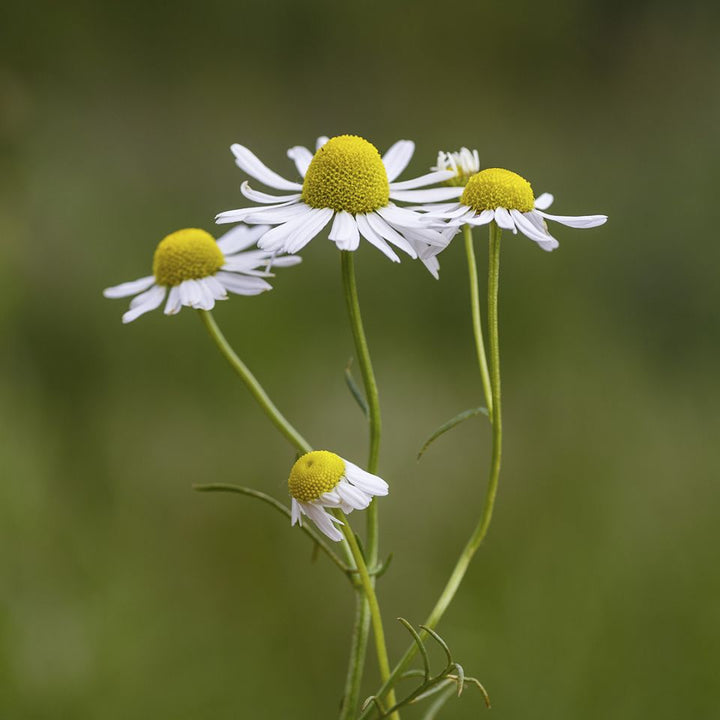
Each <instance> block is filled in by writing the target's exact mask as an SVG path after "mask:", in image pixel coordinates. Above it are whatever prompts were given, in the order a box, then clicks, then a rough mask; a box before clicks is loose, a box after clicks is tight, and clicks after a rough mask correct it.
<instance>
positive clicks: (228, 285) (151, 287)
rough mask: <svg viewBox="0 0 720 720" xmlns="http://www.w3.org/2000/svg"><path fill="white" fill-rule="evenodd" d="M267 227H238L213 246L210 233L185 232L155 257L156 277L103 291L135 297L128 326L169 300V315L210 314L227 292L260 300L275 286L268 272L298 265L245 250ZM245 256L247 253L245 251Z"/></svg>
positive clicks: (171, 237)
mask: <svg viewBox="0 0 720 720" xmlns="http://www.w3.org/2000/svg"><path fill="white" fill-rule="evenodd" d="M266 230H267V227H255V228H249V227H246V226H244V225H240V226H238V227H236V228H233V229H232V230H230V232H227V233H225V235H223V236H222V237H221V238H219V239H218V240H217V242H216V241H215V238H213V236H212V235H210V233H208V232H206V231H205V230H200V229H198V228H185V229H184V230H178V231H176V232H174V233H171V234H170V235H168V236H167V237H166V238H164V239H163V240H161V241H160V243H159V244H158V246H157V248H156V250H155V256H154V258H153V274H152V275H148V276H147V277H143V278H140V279H139V280H133V281H131V282H126V283H123V284H122V285H116V286H115V287H109V288H106V289H105V290H103V295H104V296H105V297H108V298H121V297H129V296H130V295H135V297H134V298H133V299H132V300H131V301H130V309H129V310H128V311H127V312H126V313H125V314H124V315H123V317H122V321H123V322H124V323H129V322H132V321H133V320H135V319H136V318H138V317H140V315H143V314H144V313H146V312H149V311H150V310H155V308H158V307H160V305H161V304H162V303H163V301H164V300H165V296H166V295H167V302H166V303H165V314H166V315H174V314H175V313H178V312H180V309H181V308H182V306H183V305H185V306H186V307H192V308H196V309H199V310H211V309H212V308H213V307H214V306H215V301H216V300H226V299H227V294H228V292H231V293H235V294H237V295H258V294H259V293H261V292H265V290H271V289H272V286H271V285H270V283H268V282H267V280H265V279H264V278H266V277H272V273H271V272H270V267H271V266H273V267H287V266H289V265H296V264H297V263H299V262H300V261H301V260H302V258H299V257H297V256H295V255H288V256H285V257H275V254H274V253H272V252H268V251H267V250H257V249H256V250H247V249H248V248H249V247H251V246H253V245H255V244H256V242H257V239H258V238H259V237H260V236H261V235H262V234H263V233H264V232H265V231H266ZM243 251H247V252H243Z"/></svg>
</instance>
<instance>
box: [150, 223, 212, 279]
mask: <svg viewBox="0 0 720 720" xmlns="http://www.w3.org/2000/svg"><path fill="white" fill-rule="evenodd" d="M224 264H225V256H224V255H223V254H222V252H221V251H220V248H219V247H218V246H217V243H216V242H215V238H213V236H212V235H210V233H207V232H205V231H204V230H199V229H198V228H186V229H185V230H178V231H177V232H174V233H170V235H168V236H167V237H166V238H164V239H163V240H161V241H160V244H159V245H158V246H157V249H156V250H155V257H154V258H153V275H154V276H155V279H156V280H157V283H158V285H167V286H173V285H179V284H180V283H181V282H183V281H184V280H197V279H198V278H204V277H208V276H209V275H214V274H215V273H216V272H217V271H218V270H219V269H220V268H221V267H222V266H223V265H224Z"/></svg>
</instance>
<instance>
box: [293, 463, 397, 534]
mask: <svg viewBox="0 0 720 720" xmlns="http://www.w3.org/2000/svg"><path fill="white" fill-rule="evenodd" d="M288 490H289V492H290V496H291V497H292V512H291V523H292V524H293V525H295V524H296V523H299V524H300V525H302V518H303V515H306V516H307V517H309V518H310V519H311V520H312V521H313V522H314V523H315V525H317V527H318V529H319V530H320V531H321V532H322V533H323V534H325V535H327V536H328V537H329V538H330V539H331V540H334V541H336V542H337V541H339V540H342V537H343V536H342V533H341V532H340V530H338V528H337V526H338V525H342V521H341V520H339V519H338V518H336V517H335V516H334V515H332V514H331V513H329V512H328V511H327V509H328V508H329V509H333V508H338V509H340V510H342V511H343V512H344V513H346V514H347V513H351V512H352V511H353V510H364V509H365V508H366V507H367V506H368V505H369V504H370V503H371V502H372V499H373V497H375V496H377V495H387V494H388V484H387V483H386V482H385V481H384V480H383V479H382V478H380V477H378V476H377V475H373V474H371V473H369V472H366V471H365V470H363V469H362V468H360V467H358V466H357V465H355V464H354V463H351V462H350V461H349V460H344V459H343V458H341V457H340V456H339V455H336V454H335V453H332V452H329V451H327V450H313V451H312V452H309V453H306V454H305V455H303V456H302V457H300V458H299V459H298V460H297V461H296V462H295V464H294V465H293V467H292V470H291V471H290V477H289V479H288Z"/></svg>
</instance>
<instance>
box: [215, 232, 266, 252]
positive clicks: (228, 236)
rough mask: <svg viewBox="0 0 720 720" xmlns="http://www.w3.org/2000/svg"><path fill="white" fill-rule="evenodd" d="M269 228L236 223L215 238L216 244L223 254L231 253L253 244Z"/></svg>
mask: <svg viewBox="0 0 720 720" xmlns="http://www.w3.org/2000/svg"><path fill="white" fill-rule="evenodd" d="M269 229H270V228H269V227H262V226H257V227H253V228H250V227H248V226H247V225H238V226H237V227H234V228H233V229H232V230H228V231H227V232H226V233H224V234H223V235H221V236H220V237H219V238H218V239H217V245H218V247H219V248H220V250H221V251H222V253H223V255H225V256H227V255H233V254H234V253H237V252H240V251H241V250H247V248H249V247H252V246H253V245H255V244H256V243H257V241H258V240H259V239H260V238H261V237H262V235H263V233H265V232H267V231H268V230H269Z"/></svg>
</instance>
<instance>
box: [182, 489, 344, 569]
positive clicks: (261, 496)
mask: <svg viewBox="0 0 720 720" xmlns="http://www.w3.org/2000/svg"><path fill="white" fill-rule="evenodd" d="M193 490H197V491H198V492H231V493H238V494H239V495H247V496H248V497H254V498H257V499H258V500H262V501H263V502H264V503H267V504H268V505H270V507H273V508H275V509H276V510H277V511H278V512H280V513H282V514H283V515H285V517H287V518H291V517H292V514H291V512H290V510H289V509H288V508H287V507H285V505H283V504H282V503H281V502H280V501H279V500H276V499H275V498H274V497H272V496H271V495H266V494H265V493H264V492H260V491H259V490H253V489H252V488H247V487H243V486H242V485H232V484H230V483H208V484H207V485H193ZM300 529H301V530H302V531H303V532H304V533H305V534H306V535H307V536H308V537H310V538H312V540H313V541H314V542H315V543H316V544H317V546H318V547H319V548H320V549H321V550H322V551H323V552H324V553H325V554H326V555H327V556H328V557H329V558H330V559H331V560H332V561H333V562H334V563H335V564H336V565H337V566H338V567H339V568H340V569H341V570H342V571H343V572H344V573H345V574H347V575H348V577H349V578H350V579H351V580H352V575H353V573H355V572H356V570H355V568H354V567H349V566H348V565H346V564H345V563H344V562H343V561H342V560H341V559H340V558H339V557H338V556H337V555H336V554H335V552H334V551H333V550H332V549H331V548H330V547H329V545H328V544H327V543H326V542H325V541H324V540H323V539H322V537H321V536H320V534H319V533H318V532H317V531H316V530H314V529H313V528H312V527H311V526H310V525H309V524H308V523H305V524H304V525H301V526H300Z"/></svg>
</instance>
